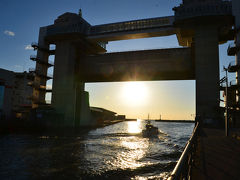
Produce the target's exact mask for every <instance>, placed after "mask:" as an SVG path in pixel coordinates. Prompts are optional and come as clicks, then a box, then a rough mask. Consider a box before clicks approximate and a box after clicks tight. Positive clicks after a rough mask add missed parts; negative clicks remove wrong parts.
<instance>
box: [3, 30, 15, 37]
mask: <svg viewBox="0 0 240 180" xmlns="http://www.w3.org/2000/svg"><path fill="white" fill-rule="evenodd" d="M4 34H6V35H8V36H15V33H14V32H12V31H9V30H5V31H4Z"/></svg>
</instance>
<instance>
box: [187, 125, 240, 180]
mask: <svg viewBox="0 0 240 180" xmlns="http://www.w3.org/2000/svg"><path fill="white" fill-rule="evenodd" d="M197 145H198V146H197V152H196V155H195V157H194V165H193V167H192V168H193V169H192V178H191V179H193V180H215V179H216V180H221V179H222V180H228V179H229V180H230V179H231V180H240V140H239V136H236V132H235V133H234V134H233V132H231V133H230V136H229V137H226V136H225V134H224V130H219V129H207V128H204V129H203V130H202V131H201V133H200V136H199V137H198V139H197Z"/></svg>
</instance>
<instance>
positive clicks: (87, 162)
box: [0, 120, 194, 179]
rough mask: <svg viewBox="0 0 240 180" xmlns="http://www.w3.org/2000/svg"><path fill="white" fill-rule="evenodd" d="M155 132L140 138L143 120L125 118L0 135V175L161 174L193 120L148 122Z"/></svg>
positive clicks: (96, 176)
mask: <svg viewBox="0 0 240 180" xmlns="http://www.w3.org/2000/svg"><path fill="white" fill-rule="evenodd" d="M152 124H153V125H154V126H157V127H158V128H159V130H160V131H161V133H160V134H159V136H158V137H157V138H143V137H142V135H141V131H142V129H143V128H144V126H145V122H144V121H141V120H138V121H127V122H121V123H118V124H114V125H111V126H107V127H104V128H99V129H96V130H92V131H90V132H89V133H88V134H86V135H81V136H78V135H76V136H74V137H48V136H37V135H34V136H33V135H7V136H2V137H0V179H43V178H44V179H45V178H47V179H164V178H166V177H167V176H168V174H169V173H170V172H171V171H172V169H173V168H174V166H175V163H176V160H178V158H179V157H180V155H181V152H182V150H183V148H184V146H185V143H186V142H187V140H188V139H189V137H190V135H191V133H192V130H193V127H194V124H193V123H166V122H154V121H153V122H152Z"/></svg>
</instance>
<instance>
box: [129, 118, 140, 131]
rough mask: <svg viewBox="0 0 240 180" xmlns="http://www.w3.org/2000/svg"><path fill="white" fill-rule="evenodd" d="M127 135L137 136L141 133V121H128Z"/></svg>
mask: <svg viewBox="0 0 240 180" xmlns="http://www.w3.org/2000/svg"><path fill="white" fill-rule="evenodd" d="M127 123H128V124H127V125H128V133H131V134H137V133H140V132H141V131H142V129H141V128H140V125H141V123H142V122H141V120H140V119H138V120H137V121H128V122H127Z"/></svg>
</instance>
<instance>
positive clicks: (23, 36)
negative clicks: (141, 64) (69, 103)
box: [0, 0, 234, 119]
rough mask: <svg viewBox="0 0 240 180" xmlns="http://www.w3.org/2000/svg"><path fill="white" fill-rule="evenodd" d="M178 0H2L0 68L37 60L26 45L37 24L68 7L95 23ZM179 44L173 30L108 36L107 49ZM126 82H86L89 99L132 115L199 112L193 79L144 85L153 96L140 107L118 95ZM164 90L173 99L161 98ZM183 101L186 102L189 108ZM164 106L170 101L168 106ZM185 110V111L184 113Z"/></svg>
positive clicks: (223, 60) (165, 10) (151, 12)
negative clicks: (120, 37)
mask: <svg viewBox="0 0 240 180" xmlns="http://www.w3.org/2000/svg"><path fill="white" fill-rule="evenodd" d="M180 2H181V0H121V1H113V0H41V1H33V0H21V1H20V0H1V1H0V22H1V23H0V68H4V69H8V70H12V71H26V70H28V69H29V68H30V67H34V66H35V64H34V63H33V62H31V61H30V60H29V56H30V55H31V54H36V52H34V51H33V50H31V49H29V48H28V45H30V44H31V42H34V41H37V39H38V31H39V27H41V26H47V25H50V24H52V23H53V22H54V19H56V18H57V17H58V16H59V15H61V14H63V13H65V12H75V13H77V12H78V10H79V8H82V12H83V18H84V19H86V20H87V21H88V22H89V23H90V24H92V25H97V24H105V23H112V22H119V21H127V20H134V19H144V18H152V17H161V16H169V15H173V11H172V8H173V7H174V6H177V5H179V3H180ZM227 45H228V44H224V45H221V46H220V69H222V66H223V65H227V64H228V62H230V61H231V60H234V58H232V57H228V56H227V53H226V50H227ZM177 46H178V43H177V39H176V37H175V36H170V37H164V38H148V39H137V40H126V41H117V42H110V43H109V44H108V46H107V50H108V51H110V52H111V51H126V50H138V49H152V48H154V49H155V48H168V47H177ZM50 71H52V70H51V69H50ZM122 86H124V83H100V84H99V83H98V84H86V90H87V91H89V92H90V103H91V105H94V106H102V107H105V108H108V109H110V110H114V111H116V112H118V113H119V114H127V116H128V117H129V118H131V117H136V116H137V117H139V118H144V117H145V118H146V117H147V114H148V113H151V114H152V117H153V118H157V117H159V114H164V113H165V116H164V115H163V116H164V117H165V118H169V119H189V118H191V117H192V116H191V114H194V113H195V82H194V81H178V82H176V81H174V82H173V81H172V82H165V81H164V82H148V83H146V86H147V87H148V89H150V90H151V95H150V97H149V100H151V101H152V102H150V104H148V105H147V104H145V105H143V106H142V108H139V107H132V108H130V110H131V112H130V111H129V107H127V106H126V105H124V104H121V102H119V99H117V98H116V97H117V95H118V94H119V91H120V90H119V89H121V87H122ZM158 92H159V93H158ZM163 92H164V93H163ZM161 93H162V94H161ZM163 94H164V97H168V99H169V100H166V99H164V98H162V99H161V96H162V95H163ZM106 97H108V98H107V99H108V100H106ZM151 97H152V99H151ZM153 97H159V99H158V101H160V102H161V103H160V104H159V103H156V102H154V98H153ZM184 97H185V99H184ZM186 97H187V98H186ZM183 102H184V103H183ZM181 104H184V107H186V108H185V109H186V110H184V109H183V108H182V106H181ZM164 106H167V107H169V111H168V112H167V110H166V109H165V108H164ZM127 110H128V112H127ZM133 112H135V113H133ZM140 112H141V113H140ZM181 112H182V114H184V115H180V114H181ZM183 112H185V113H183Z"/></svg>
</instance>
